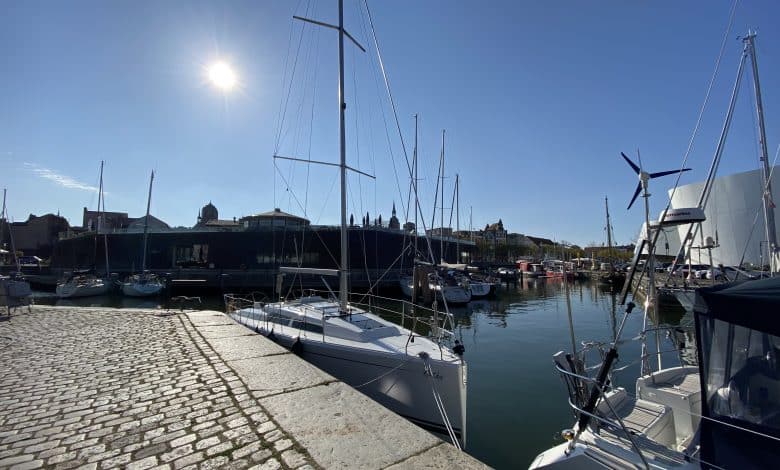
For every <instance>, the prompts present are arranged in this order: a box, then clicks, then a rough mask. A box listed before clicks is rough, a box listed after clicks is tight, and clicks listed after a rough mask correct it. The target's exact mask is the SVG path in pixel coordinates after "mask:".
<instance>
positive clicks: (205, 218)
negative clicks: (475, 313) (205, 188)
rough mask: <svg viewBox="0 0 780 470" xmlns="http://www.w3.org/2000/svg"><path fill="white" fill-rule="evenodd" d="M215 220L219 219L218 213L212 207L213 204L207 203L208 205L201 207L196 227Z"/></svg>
mask: <svg viewBox="0 0 780 470" xmlns="http://www.w3.org/2000/svg"><path fill="white" fill-rule="evenodd" d="M217 219H219V211H218V210H217V208H216V207H215V206H214V204H212V203H211V201H209V203H208V204H206V205H205V206H203V209H201V210H200V215H199V216H198V225H205V224H206V222H209V221H211V220H217Z"/></svg>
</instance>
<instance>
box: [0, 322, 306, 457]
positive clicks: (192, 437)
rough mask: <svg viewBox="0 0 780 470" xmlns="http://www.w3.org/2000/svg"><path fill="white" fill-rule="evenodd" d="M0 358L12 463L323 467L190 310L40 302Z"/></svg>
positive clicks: (4, 328)
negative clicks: (216, 349) (260, 401)
mask: <svg viewBox="0 0 780 470" xmlns="http://www.w3.org/2000/svg"><path fill="white" fill-rule="evenodd" d="M3 319H4V320H5V318H3ZM0 361H1V363H2V368H1V369H0V468H10V469H12V470H17V469H18V470H21V469H31V468H39V467H46V468H54V469H69V468H85V469H97V468H115V467H123V468H127V469H130V470H138V469H146V468H160V469H163V468H169V469H182V468H186V469H194V468H200V469H209V468H217V467H219V468H236V469H238V468H250V467H251V468H262V469H274V468H317V464H316V463H315V462H314V460H313V459H312V458H311V457H310V456H309V455H308V453H307V452H306V450H305V449H303V448H302V447H301V446H300V445H299V444H298V443H297V442H296V441H295V439H294V438H293V437H291V436H290V435H289V434H287V433H286V432H285V431H284V430H283V429H281V428H280V427H279V426H278V425H277V423H276V422H275V421H274V420H273V419H272V418H271V417H270V416H269V414H268V413H267V411H266V410H265V409H263V407H261V406H260V405H259V404H258V403H257V401H256V400H255V399H254V398H253V397H252V396H251V395H250V393H249V392H248V390H247V387H246V384H244V383H243V382H242V380H241V379H240V378H239V377H238V376H237V375H236V374H235V373H234V372H233V371H232V370H231V369H230V368H229V367H228V366H227V365H226V363H225V362H224V361H223V360H222V359H220V357H219V356H218V355H217V354H216V353H215V352H214V350H213V349H211V347H210V346H209V344H208V342H206V341H205V340H204V339H203V337H202V336H201V335H200V334H199V333H198V332H197V331H196V330H195V328H194V327H193V325H192V323H191V322H190V320H189V319H188V318H187V317H186V316H184V315H176V314H165V313H164V312H162V311H161V312H159V313H157V314H154V313H151V312H150V311H148V310H147V311H132V310H113V309H84V308H78V309H76V308H74V309H68V308H46V307H35V308H34V309H33V311H32V313H27V312H26V311H25V312H23V313H22V311H19V313H15V314H14V315H13V316H12V317H11V319H10V320H5V321H0Z"/></svg>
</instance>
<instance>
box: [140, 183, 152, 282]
mask: <svg viewBox="0 0 780 470" xmlns="http://www.w3.org/2000/svg"><path fill="white" fill-rule="evenodd" d="M152 183H154V170H152V177H151V178H150V179H149V197H148V198H147V199H146V217H144V252H143V256H142V257H141V260H142V261H141V273H143V272H144V271H146V242H147V240H148V236H149V208H150V207H151V205H152Z"/></svg>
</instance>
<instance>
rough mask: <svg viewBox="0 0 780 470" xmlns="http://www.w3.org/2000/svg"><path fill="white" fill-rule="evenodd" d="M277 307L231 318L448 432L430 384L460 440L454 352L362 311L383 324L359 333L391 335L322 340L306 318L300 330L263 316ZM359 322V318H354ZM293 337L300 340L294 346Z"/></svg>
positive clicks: (460, 371) (461, 380)
mask: <svg viewBox="0 0 780 470" xmlns="http://www.w3.org/2000/svg"><path fill="white" fill-rule="evenodd" d="M280 305H281V307H280ZM279 308H281V309H285V306H284V304H272V305H269V306H266V307H265V309H266V310H262V309H260V308H247V309H241V310H238V311H236V312H234V313H233V314H232V318H233V319H234V320H236V321H237V322H239V323H241V324H243V325H245V326H247V327H249V328H251V329H253V330H254V331H257V332H258V333H261V334H265V335H268V334H269V333H271V332H273V335H272V338H273V339H275V340H276V341H277V342H278V343H280V344H281V345H283V346H285V347H287V348H291V349H294V350H296V351H298V352H299V354H300V355H301V356H302V357H303V358H304V359H306V360H307V361H308V362H310V363H311V364H313V365H315V366H317V367H319V368H320V369H322V370H324V371H325V372H328V373H329V374H331V375H333V376H334V377H337V378H338V379H339V380H341V381H343V382H344V383H346V384H348V385H350V386H352V387H355V389H356V390H358V391H360V392H362V393H364V394H366V395H367V396H369V397H370V398H372V399H373V400H375V401H377V402H378V403H380V404H382V405H383V406H385V407H386V408H388V409H390V410H391V411H393V412H395V413H397V414H399V415H401V416H403V417H405V418H407V419H409V420H410V421H412V422H414V423H415V424H418V425H419V426H421V427H423V428H425V429H427V430H430V431H433V432H437V433H439V434H443V435H447V431H446V428H445V426H444V420H443V418H442V416H441V414H440V412H439V411H438V408H437V406H436V402H435V400H434V396H433V386H434V385H435V389H436V390H437V391H438V393H439V394H440V396H441V399H442V401H443V403H444V408H445V410H446V413H447V417H448V419H449V421H450V423H451V425H452V428H453V430H454V432H455V434H456V436H457V438H458V440H460V441H461V442H465V426H466V395H467V393H466V375H467V373H466V364H465V362H464V361H463V360H461V359H460V358H459V357H457V356H455V355H454V354H452V353H451V352H450V351H448V350H447V349H443V350H442V349H439V346H438V345H437V344H435V343H434V342H433V341H431V340H429V339H427V338H424V337H420V336H417V335H415V341H414V342H410V343H408V345H407V340H408V335H409V331H408V330H405V329H402V328H400V327H398V326H397V325H393V324H392V323H389V322H387V321H385V320H382V319H381V318H379V317H376V316H375V315H372V314H368V313H364V312H361V313H360V315H359V316H360V317H363V318H366V317H368V318H369V319H370V321H376V322H377V323H379V322H381V324H382V326H379V327H377V326H375V327H374V328H373V329H368V330H365V331H364V332H363V334H367V335H368V336H372V335H373V333H372V332H373V331H377V332H378V331H380V330H382V329H386V330H387V329H392V330H393V331H394V334H392V335H383V334H382V333H379V335H378V336H377V337H375V338H373V339H365V340H352V339H345V338H343V337H338V336H326V337H325V341H323V334H322V333H321V332H312V331H309V330H311V329H312V327H316V326H318V324H317V323H311V324H310V325H308V329H299V328H296V327H292V326H290V325H284V324H280V323H273V322H270V321H266V318H267V316H268V315H271V316H274V315H277V321H278V311H279ZM357 316H358V315H352V316H351V317H349V318H353V317H357ZM346 318H347V317H344V319H339V318H336V319H333V318H329V319H328V322H331V321H333V320H336V321H352V320H346ZM308 321H311V319H309V320H308ZM360 322H361V321H360V320H358V321H355V322H354V323H355V324H360ZM298 324H299V325H300V322H298ZM329 326H330V325H327V324H326V331H328V330H330V328H328V327H329ZM304 328H307V327H304ZM296 341H300V343H299V344H298V345H296V346H295V347H294V346H293V345H294V343H295V342H296ZM299 347H300V349H298V348H299ZM420 353H426V354H427V355H428V356H429V359H428V362H429V364H430V366H431V369H432V371H433V377H431V376H429V375H427V374H426V373H425V361H424V360H423V359H422V358H421V357H420V356H419V354H420Z"/></svg>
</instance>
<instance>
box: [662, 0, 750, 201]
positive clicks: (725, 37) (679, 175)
mask: <svg viewBox="0 0 780 470" xmlns="http://www.w3.org/2000/svg"><path fill="white" fill-rule="evenodd" d="M738 4H739V0H734V3H733V4H732V6H731V12H730V13H729V20H728V24H727V26H726V31H725V32H724V33H723V39H722V40H721V43H720V51H719V52H718V58H717V60H716V61H715V69H714V70H713V72H712V76H711V77H710V82H709V84H708V85H707V91H706V92H705V94H704V102H703V103H702V105H701V108H700V109H699V116H698V117H697V118H696V124H695V125H694V126H693V132H692V133H691V138H690V139H689V140H688V148H687V149H686V150H685V154H684V155H683V161H682V163H681V164H680V170H682V169H683V168H685V164H686V162H687V161H688V157H689V156H690V154H691V151H692V150H693V143H694V141H695V140H696V136H697V135H698V134H699V128H700V127H701V121H702V118H703V117H704V111H705V110H706V109H707V104H708V103H709V101H710V95H711V93H712V87H713V85H714V84H715V80H716V79H717V77H718V73H719V72H720V63H721V61H722V59H723V56H724V54H725V53H726V44H727V41H728V38H729V36H730V35H731V28H732V26H733V25H734V17H735V16H736V12H737V5H738ZM681 178H682V171H680V172H679V173H677V179H676V180H675V181H674V186H673V187H672V191H671V194H670V195H669V202H668V203H667V204H666V211H669V209H670V208H671V206H672V199H673V198H674V194H675V192H676V191H677V187H678V186H679V184H680V179H681Z"/></svg>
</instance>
